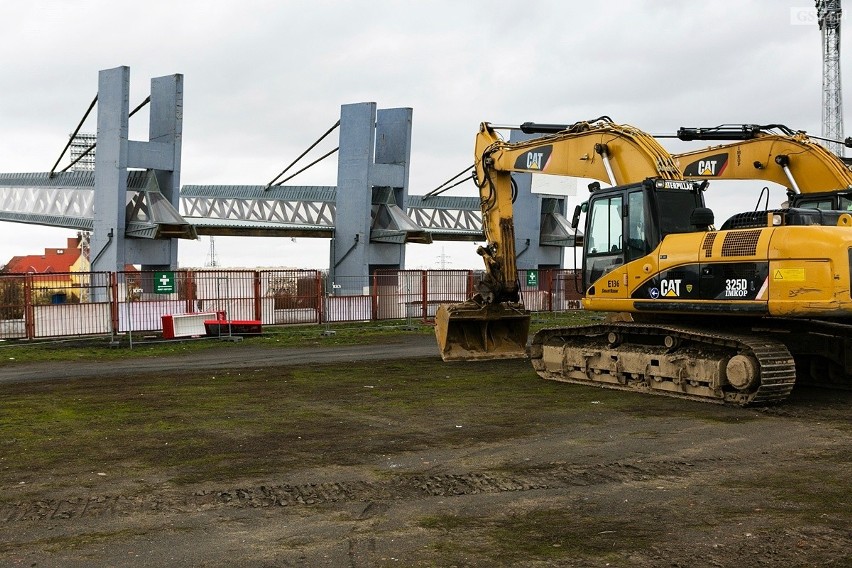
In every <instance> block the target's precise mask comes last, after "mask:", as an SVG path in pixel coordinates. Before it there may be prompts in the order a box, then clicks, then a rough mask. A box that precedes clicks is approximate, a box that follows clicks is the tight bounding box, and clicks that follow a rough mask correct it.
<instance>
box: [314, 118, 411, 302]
mask: <svg viewBox="0 0 852 568" xmlns="http://www.w3.org/2000/svg"><path fill="white" fill-rule="evenodd" d="M411 122H412V110H411V109H410V108H401V109H382V110H377V108H376V103H356V104H348V105H343V106H342V107H341V110H340V149H339V151H338V166H337V168H338V170H337V202H336V209H335V211H336V213H335V236H334V239H332V243H331V254H330V256H331V268H330V272H331V274H332V279H335V278H337V280H339V281H337V280H336V282H337V284H339V285H341V288H338V289H337V293H340V294H349V293H352V294H356V293H357V294H361V293H363V288H364V286H367V285H369V283H370V281H369V276H370V274H371V269H372V270H375V269H376V268H396V269H399V268H402V267H403V266H404V264H405V245H404V243H399V244H396V243H371V242H370V230H371V228H372V210H373V192H374V189H375V188H391V190H392V191H393V193H394V200H395V201H396V204H397V205H398V206H399V207H401V208H403V210H405V205H406V201H407V199H408V177H409V168H408V164H409V160H410V157H411Z"/></svg>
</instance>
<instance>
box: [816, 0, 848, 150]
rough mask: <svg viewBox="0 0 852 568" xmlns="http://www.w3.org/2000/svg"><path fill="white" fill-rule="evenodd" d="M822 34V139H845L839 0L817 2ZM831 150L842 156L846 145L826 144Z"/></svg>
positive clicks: (818, 0)
mask: <svg viewBox="0 0 852 568" xmlns="http://www.w3.org/2000/svg"><path fill="white" fill-rule="evenodd" d="M816 8H817V19H818V22H819V29H820V31H821V32H822V136H823V137H824V138H829V139H831V140H843V95H842V92H841V88H840V20H841V18H840V17H841V15H842V10H841V9H840V0H816ZM826 145H827V147H828V149H829V150H831V151H832V152H834V153H835V154H837V155H838V156H842V155H843V145H842V144H840V143H835V142H826Z"/></svg>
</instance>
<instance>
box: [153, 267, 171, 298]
mask: <svg viewBox="0 0 852 568" xmlns="http://www.w3.org/2000/svg"><path fill="white" fill-rule="evenodd" d="M174 292H175V273H174V272H154V293H155V294H174Z"/></svg>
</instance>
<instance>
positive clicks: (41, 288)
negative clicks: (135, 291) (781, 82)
mask: <svg viewBox="0 0 852 568" xmlns="http://www.w3.org/2000/svg"><path fill="white" fill-rule="evenodd" d="M86 236H87V235H85V234H80V235H78V236H76V237H73V238H70V239H68V242H67V244H66V246H65V248H46V249H44V254H30V255H27V256H13V257H12V259H11V260H9V262H7V263H6V265H5V266H4V267H3V269H2V270H0V272H1V273H3V274H22V275H23V274H27V275H31V281H32V287H33V291H34V292H37V293H38V296H39V297H38V298H36V302H37V303H45V302H48V301H49V302H52V303H65V302H79V301H81V300H82V301H87V300H88V290H89V287H90V286H91V285H92V281H91V277H90V272H89V271H90V270H91V265H90V264H89V259H88V258H87V255H86V254H83V253H84V250H83V249H84V248H85V247H86V245H87V244H88V243H87V240H86V238H85V237H86ZM125 271H127V272H133V273H137V272H138V270H137V269H136V268H135V267H134V266H132V265H127V266H125Z"/></svg>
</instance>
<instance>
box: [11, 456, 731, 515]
mask: <svg viewBox="0 0 852 568" xmlns="http://www.w3.org/2000/svg"><path fill="white" fill-rule="evenodd" d="M701 462H707V463H712V464H713V465H718V464H719V462H720V460H719V459H709V458H708V459H703V460H693V461H690V462H685V461H660V462H637V463H627V462H621V461H620V462H615V463H608V464H597V465H591V466H582V467H581V466H572V465H567V464H551V465H546V466H540V467H534V468H524V469H519V470H514V471H513V472H511V473H507V472H503V471H492V472H469V473H460V474H448V473H444V474H434V475H429V474H422V473H413V474H399V475H395V476H393V477H391V478H388V479H387V480H381V481H346V482H326V483H304V484H295V485H291V484H286V483H285V484H281V485H259V486H256V487H248V488H236V489H227V490H199V491H196V492H194V493H193V494H191V495H174V494H172V493H170V492H163V493H160V494H157V493H148V494H144V495H129V496H128V495H114V496H109V495H97V496H83V497H75V498H68V499H39V500H33V501H20V502H0V523H12V522H38V521H73V520H77V519H96V518H109V517H114V516H122V515H131V514H133V515H136V514H144V513H150V514H163V513H169V514H180V513H194V512H198V511H210V510H215V509H219V508H224V507H231V508H261V507H267V508H268V507H282V508H283V507H310V506H320V505H325V504H330V503H348V502H376V501H379V502H382V501H384V502H392V501H405V500H414V499H422V498H428V497H453V496H462V495H476V494H482V493H500V492H509V491H511V492H520V491H534V490H544V489H567V488H570V487H586V486H594V485H605V484H610V483H629V482H637V481H648V480H651V479H659V478H664V477H668V478H682V477H685V476H687V475H689V474H690V473H691V472H694V471H697V470H696V464H699V463H701Z"/></svg>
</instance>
